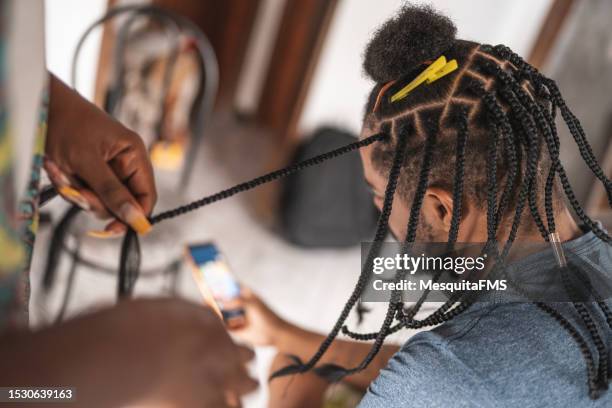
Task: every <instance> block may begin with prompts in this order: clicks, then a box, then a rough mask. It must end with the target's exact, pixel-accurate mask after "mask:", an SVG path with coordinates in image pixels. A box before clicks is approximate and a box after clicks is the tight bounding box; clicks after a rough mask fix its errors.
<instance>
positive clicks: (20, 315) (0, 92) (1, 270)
mask: <svg viewBox="0 0 612 408" xmlns="http://www.w3.org/2000/svg"><path fill="white" fill-rule="evenodd" d="M7 3H8V2H7V1H6V0H0V13H1V18H0V331H2V330H5V329H7V328H11V327H17V326H22V325H24V324H27V301H28V298H29V283H28V269H29V265H30V259H31V255H32V249H33V245H34V238H35V236H36V229H37V227H38V204H37V203H38V195H39V184H40V169H41V166H42V158H43V154H44V146H45V134H46V129H47V125H46V122H47V105H48V97H47V96H46V95H47V93H46V92H45V97H44V98H43V101H42V104H41V108H40V113H39V118H38V119H39V126H38V128H37V134H36V137H35V139H34V140H35V142H34V146H32V151H33V157H32V162H31V173H30V174H31V176H30V180H29V183H28V187H27V189H26V191H25V192H22V191H17V186H16V185H15V164H16V161H17V160H28V158H23V157H22V158H18V157H15V156H16V155H15V154H14V151H15V146H14V145H15V139H14V136H13V134H12V133H11V115H10V111H9V106H10V104H9V103H8V102H9V101H8V92H7V86H6V84H7V82H6V81H7V65H8V64H7V52H6V51H7V40H6V32H7V30H6V24H7V22H8V21H7V20H8V19H7V17H8V14H9V13H8V4H7ZM32 119H33V120H34V119H36V118H35V117H33V118H32Z"/></svg>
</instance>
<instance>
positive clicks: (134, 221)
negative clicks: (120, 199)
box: [119, 203, 151, 235]
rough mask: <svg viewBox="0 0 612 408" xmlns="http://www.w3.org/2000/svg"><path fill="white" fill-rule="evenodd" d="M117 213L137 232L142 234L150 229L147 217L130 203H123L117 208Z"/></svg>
mask: <svg viewBox="0 0 612 408" xmlns="http://www.w3.org/2000/svg"><path fill="white" fill-rule="evenodd" d="M119 215H120V216H121V217H122V218H123V220H124V221H125V222H127V223H128V224H129V225H130V226H131V227H132V228H134V231H136V232H137V233H139V234H142V235H144V234H146V233H148V232H149V231H151V223H149V220H147V217H145V215H144V214H143V213H142V211H140V210H139V209H137V208H136V207H135V206H134V205H132V204H131V203H125V204H123V205H122V206H121V209H120V210H119Z"/></svg>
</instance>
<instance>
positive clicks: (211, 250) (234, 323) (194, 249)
mask: <svg viewBox="0 0 612 408" xmlns="http://www.w3.org/2000/svg"><path fill="white" fill-rule="evenodd" d="M187 252H188V255H189V258H190V260H191V263H192V267H193V277H194V279H195V281H196V283H197V285H198V288H199V290H200V293H201V294H202V296H203V297H204V300H205V301H206V303H208V304H209V305H210V306H211V307H212V308H213V309H214V310H215V311H216V312H217V313H218V314H219V316H220V317H221V318H222V319H223V321H225V324H226V325H227V326H228V327H229V328H230V329H234V328H238V327H240V326H243V325H244V324H245V323H246V318H245V313H244V308H243V305H242V300H241V298H240V284H239V283H238V281H237V280H236V278H235V277H234V276H233V274H232V272H231V270H230V267H229V265H228V263H227V261H226V259H225V257H224V256H223V254H222V253H221V252H220V251H219V249H218V248H217V246H216V245H215V244H213V243H211V242H207V243H203V244H198V245H189V246H188V247H187Z"/></svg>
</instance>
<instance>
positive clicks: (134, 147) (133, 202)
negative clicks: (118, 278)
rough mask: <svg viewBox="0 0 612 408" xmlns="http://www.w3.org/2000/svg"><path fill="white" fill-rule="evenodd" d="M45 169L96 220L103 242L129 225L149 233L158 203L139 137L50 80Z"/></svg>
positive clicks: (66, 87)
mask: <svg viewBox="0 0 612 408" xmlns="http://www.w3.org/2000/svg"><path fill="white" fill-rule="evenodd" d="M50 81H51V83H50V105H49V120H48V130H47V141H46V145H45V153H46V157H45V163H44V167H45V170H46V171H47V174H48V175H49V177H50V179H51V181H52V182H53V183H54V184H55V186H56V187H57V189H58V191H59V192H60V194H61V195H62V196H63V197H64V198H65V199H67V200H69V201H71V202H73V203H75V204H77V205H79V206H80V207H82V208H84V209H86V210H90V211H92V212H94V213H95V214H96V215H97V216H98V217H100V218H113V219H114V220H113V221H112V222H110V223H109V224H108V225H107V227H106V228H105V231H104V232H101V231H98V232H96V233H94V235H96V236H100V237H105V236H111V235H117V234H120V233H122V232H125V229H126V227H125V225H126V224H127V225H130V226H131V227H132V228H133V229H134V230H136V231H137V232H139V233H141V234H144V233H147V232H148V231H149V230H150V228H151V226H150V225H149V222H148V221H147V219H146V216H147V215H149V214H151V211H152V210H153V206H154V205H155V202H156V200H157V193H156V190H155V180H154V177H153V169H152V167H151V162H150V160H149V154H148V152H147V149H146V148H145V146H144V144H143V142H142V140H141V139H140V137H139V136H138V135H137V134H135V133H134V132H132V131H130V130H129V129H127V128H126V127H124V126H123V125H121V124H120V123H119V122H117V121H115V120H114V119H113V118H111V117H110V116H108V115H107V114H106V113H104V112H103V111H101V110H100V109H98V108H97V107H96V106H95V105H93V104H92V103H90V102H89V101H87V100H86V99H84V98H83V97H81V96H80V95H79V94H78V93H76V92H75V91H73V90H72V89H71V88H69V87H68V86H66V85H65V84H64V83H63V82H62V81H60V80H59V79H57V78H56V77H55V76H53V75H51V79H50Z"/></svg>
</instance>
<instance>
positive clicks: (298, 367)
mask: <svg viewBox="0 0 612 408" xmlns="http://www.w3.org/2000/svg"><path fill="white" fill-rule="evenodd" d="M411 130H412V129H410V128H409V127H407V126H402V127H401V129H398V132H397V134H398V141H397V146H396V148H395V155H394V158H393V165H392V167H391V171H390V173H389V179H388V182H387V186H386V188H385V197H384V202H383V207H382V210H381V213H380V217H379V219H378V225H377V227H376V233H375V236H374V242H373V244H372V247H371V248H370V251H369V253H368V256H367V258H366V262H365V263H364V266H363V269H362V271H361V274H360V275H359V278H358V280H357V284H356V286H355V288H354V289H353V292H352V294H351V296H350V297H349V299H348V301H347V302H346V304H345V305H344V307H343V309H342V312H341V313H340V316H339V317H338V319H337V321H336V324H335V325H334V327H333V328H332V330H331V332H330V333H329V334H328V335H327V337H326V338H325V340H324V341H323V342H322V343H321V346H320V347H319V349H318V350H317V352H316V353H315V354H314V355H313V356H312V357H311V358H310V360H309V361H307V362H305V363H303V362H301V361H300V360H299V359H297V358H295V359H294V360H295V361H296V364H293V365H289V366H286V367H284V368H281V369H280V370H278V371H276V372H274V373H273V374H272V375H271V376H270V378H271V379H272V378H276V377H279V376H283V375H288V374H295V373H301V372H305V371H308V370H310V369H311V368H313V367H314V366H315V364H316V363H317V362H318V361H319V360H320V359H321V357H322V356H323V354H325V352H326V351H327V349H328V348H329V346H330V345H331V344H332V342H333V341H334V339H335V338H336V336H337V335H338V332H339V331H340V329H341V328H342V325H343V323H344V321H345V320H346V318H347V317H348V314H349V312H350V311H351V309H352V308H353V306H354V305H355V303H356V302H357V300H358V299H359V297H360V296H361V293H362V292H363V289H364V287H365V284H366V283H367V279H368V277H369V276H370V273H369V270H371V265H372V262H373V257H374V254H376V253H378V248H379V247H380V245H381V243H382V241H383V240H384V238H385V235H386V234H387V230H388V221H389V216H390V215H391V209H392V207H393V198H394V195H395V190H396V188H397V181H398V179H399V176H400V172H401V169H402V164H403V162H404V155H405V153H406V152H405V151H406V144H407V139H408V133H409V132H410V131H411ZM387 137H388V136H387ZM327 370H328V371H330V373H326V372H325V369H324V370H320V373H321V374H328V376H329V377H330V378H332V377H333V378H334V379H335V376H336V375H342V372H339V373H338V371H340V370H345V369H342V368H340V367H338V370H332V369H331V368H329V367H328V369H327Z"/></svg>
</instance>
